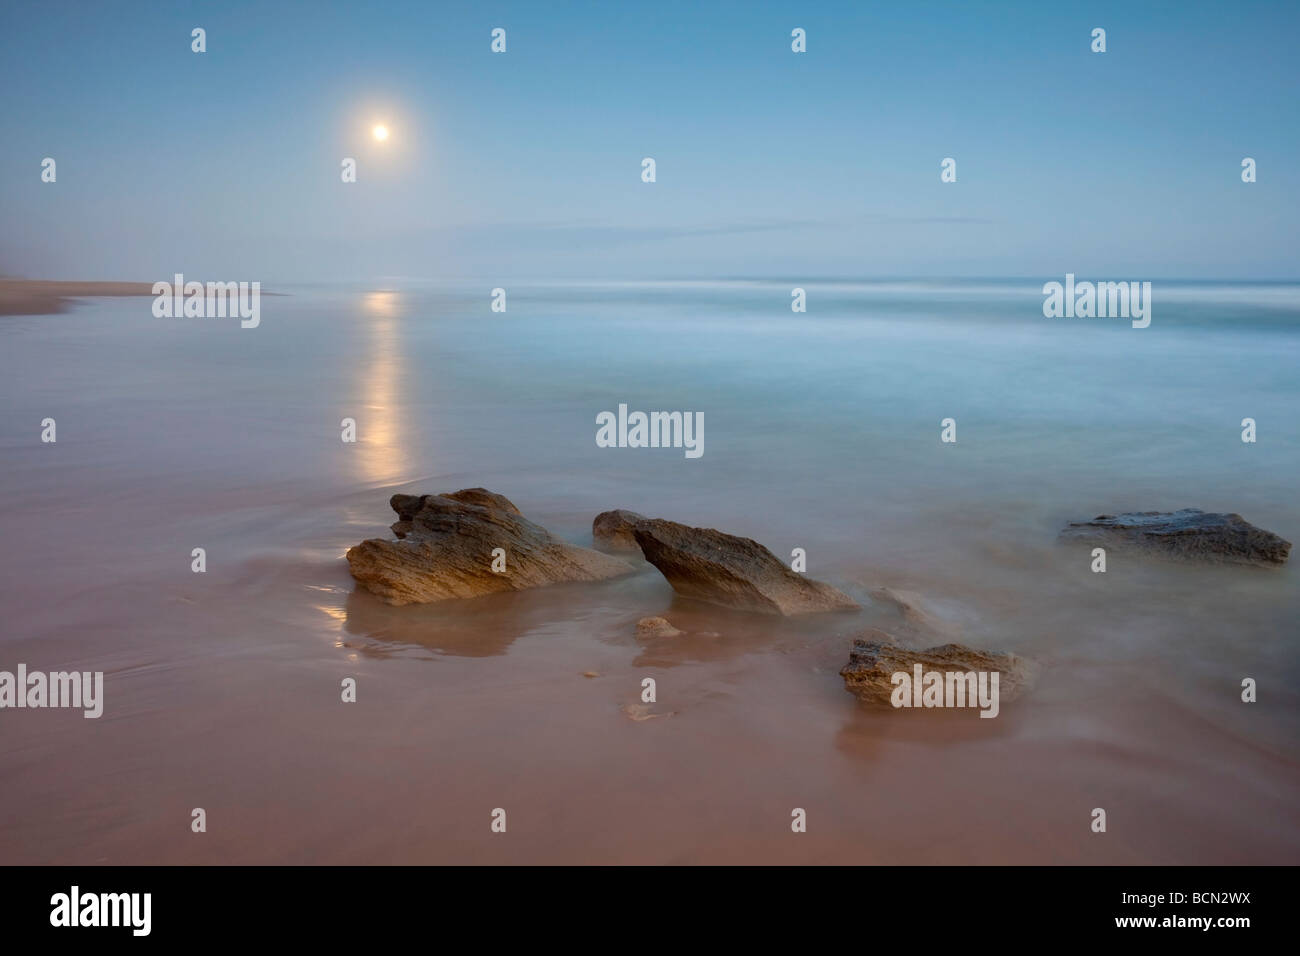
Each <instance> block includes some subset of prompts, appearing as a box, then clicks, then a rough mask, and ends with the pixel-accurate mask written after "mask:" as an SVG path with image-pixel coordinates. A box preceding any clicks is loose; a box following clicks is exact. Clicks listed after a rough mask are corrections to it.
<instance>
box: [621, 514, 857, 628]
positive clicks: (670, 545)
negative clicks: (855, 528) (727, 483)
mask: <svg viewBox="0 0 1300 956" xmlns="http://www.w3.org/2000/svg"><path fill="white" fill-rule="evenodd" d="M633 533H634V534H635V535H636V541H637V544H639V545H640V546H641V552H642V553H643V554H644V555H645V558H646V560H647V561H649V562H650V563H651V564H653V565H654V566H655V567H656V568H658V569H659V570H660V571H661V572H662V573H663V576H664V577H665V578H667V579H668V583H669V584H671V585H672V586H673V590H674V591H676V592H677V593H678V594H680V595H682V596H683V597H688V598H695V599H696V600H699V601H708V602H710V603H712V604H720V605H722V606H723V607H730V608H736V609H738V610H742V611H758V612H761V613H764V614H786V615H789V614H808V613H813V612H817V611H846V610H857V609H858V604H857V603H856V602H855V601H854V600H853V599H852V598H851V597H849V596H848V595H847V594H843V593H841V592H840V591H837V590H836V589H835V588H833V587H831V586H830V585H829V584H822V583H821V582H820V581H813V580H811V579H810V578H806V577H804V576H803V575H802V574H796V573H795V572H794V571H791V570H790V569H789V568H788V567H786V566H785V565H784V564H783V563H782V562H781V561H779V560H778V559H777V557H776V555H774V554H772V552H771V551H769V550H767V548H765V547H763V546H762V545H761V544H759V543H758V542H757V541H751V540H750V539H749V538H739V537H736V536H735V535H731V534H723V533H722V532H721V531H715V530H713V529H712V528H691V527H687V526H686V525H684V524H677V522H675V521H664V520H662V519H658V518H653V519H644V520H642V521H638V522H637V523H636V524H635V525H634V526H633Z"/></svg>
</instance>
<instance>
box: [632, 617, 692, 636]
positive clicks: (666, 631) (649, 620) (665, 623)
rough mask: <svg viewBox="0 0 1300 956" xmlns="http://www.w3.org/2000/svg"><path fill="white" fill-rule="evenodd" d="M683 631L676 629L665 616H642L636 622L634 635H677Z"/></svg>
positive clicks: (683, 632)
mask: <svg viewBox="0 0 1300 956" xmlns="http://www.w3.org/2000/svg"><path fill="white" fill-rule="evenodd" d="M685 633H686V632H685V631H679V630H677V628H675V627H673V625H672V623H671V622H670V621H669V620H668V619H667V618H663V617H643V618H641V620H639V621H637V622H636V636H637V637H639V638H649V637H679V636H681V635H682V634H685Z"/></svg>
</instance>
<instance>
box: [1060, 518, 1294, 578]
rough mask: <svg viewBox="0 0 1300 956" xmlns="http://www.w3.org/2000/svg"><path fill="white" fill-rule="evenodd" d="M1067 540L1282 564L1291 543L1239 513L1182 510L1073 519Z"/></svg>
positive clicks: (1234, 561) (1202, 558)
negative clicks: (1082, 519)
mask: <svg viewBox="0 0 1300 956" xmlns="http://www.w3.org/2000/svg"><path fill="white" fill-rule="evenodd" d="M1060 537H1061V540H1062V541H1079V542H1086V543H1091V544H1096V545H1099V546H1101V547H1116V548H1133V549H1139V550H1144V551H1152V552H1158V553H1160V554H1164V555H1168V556H1170V557H1175V558H1181V559H1186V560H1192V561H1208V562H1227V563H1232V564H1254V565H1263V566H1267V567H1279V566H1281V565H1283V564H1285V563H1286V559H1287V556H1288V555H1289V554H1290V553H1291V542H1290V541H1287V540H1285V539H1283V538H1280V537H1278V536H1277V535H1275V534H1273V533H1272V532H1271V531H1265V530H1264V529H1263V528H1257V527H1255V526H1254V525H1253V524H1251V523H1250V522H1249V521H1246V520H1245V519H1244V518H1242V516H1241V515H1239V514H1214V513H1207V512H1204V511H1201V510H1200V509H1198V508H1184V509H1183V510H1182V511H1132V512H1128V513H1126V514H1119V515H1098V516H1097V517H1096V518H1093V519H1092V520H1091V521H1076V522H1072V523H1071V524H1070V525H1069V526H1068V527H1067V528H1066V529H1065V530H1064V531H1062V532H1061V535H1060Z"/></svg>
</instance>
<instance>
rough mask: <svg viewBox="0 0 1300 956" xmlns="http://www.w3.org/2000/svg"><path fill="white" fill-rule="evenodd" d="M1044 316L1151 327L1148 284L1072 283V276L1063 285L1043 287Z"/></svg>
mask: <svg viewBox="0 0 1300 956" xmlns="http://www.w3.org/2000/svg"><path fill="white" fill-rule="evenodd" d="M1043 295H1044V296H1045V297H1046V298H1044V299H1043V315H1045V316H1046V317H1047V318H1049V319H1059V318H1061V317H1065V318H1067V319H1073V318H1076V317H1078V318H1081V319H1089V318H1092V317H1094V316H1095V317H1097V318H1099V319H1108V318H1109V319H1132V320H1133V328H1135V329H1145V328H1146V327H1147V326H1148V325H1150V324H1151V283H1150V282H1095V283H1094V282H1077V283H1076V282H1075V281H1074V273H1073V272H1067V273H1066V274H1065V283H1064V285H1062V284H1061V283H1060V282H1048V283H1047V284H1045V285H1044V286H1043Z"/></svg>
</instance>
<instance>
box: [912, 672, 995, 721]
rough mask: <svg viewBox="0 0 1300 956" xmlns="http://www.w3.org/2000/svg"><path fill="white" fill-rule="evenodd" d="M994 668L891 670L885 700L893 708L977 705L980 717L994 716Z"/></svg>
mask: <svg viewBox="0 0 1300 956" xmlns="http://www.w3.org/2000/svg"><path fill="white" fill-rule="evenodd" d="M998 680H999V672H998V671H966V672H964V673H963V672H961V671H946V672H945V671H927V670H924V669H923V668H922V667H921V665H920V664H915V665H913V667H912V673H910V674H909V673H908V672H907V671H895V672H894V673H893V675H892V676H891V677H890V678H889V681H890V683H891V684H893V685H894V690H893V692H892V693H891V694H890V695H889V702H890V703H891V704H893V705H894V706H895V707H978V708H980V716H981V717H996V716H997V715H998V710H999V706H998Z"/></svg>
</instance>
